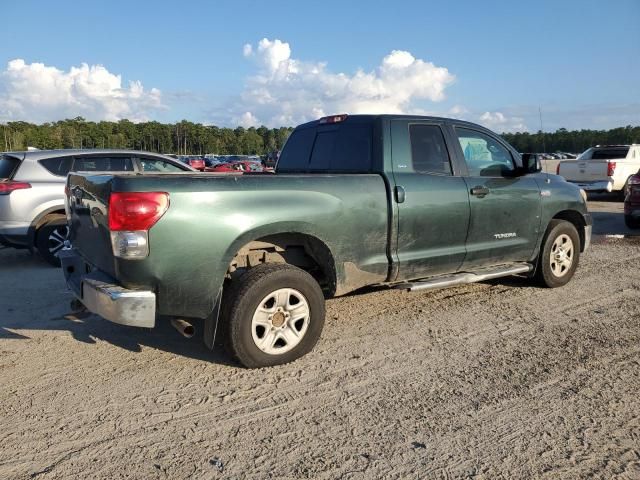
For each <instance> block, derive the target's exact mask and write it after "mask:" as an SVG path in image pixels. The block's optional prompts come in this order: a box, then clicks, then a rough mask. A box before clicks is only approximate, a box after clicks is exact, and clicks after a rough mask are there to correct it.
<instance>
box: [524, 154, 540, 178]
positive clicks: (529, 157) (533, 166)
mask: <svg viewBox="0 0 640 480" xmlns="http://www.w3.org/2000/svg"><path fill="white" fill-rule="evenodd" d="M541 171H542V163H541V162H540V156H539V155H534V154H532V153H523V154H522V173H523V174H524V175H526V174H527V173H538V172H541Z"/></svg>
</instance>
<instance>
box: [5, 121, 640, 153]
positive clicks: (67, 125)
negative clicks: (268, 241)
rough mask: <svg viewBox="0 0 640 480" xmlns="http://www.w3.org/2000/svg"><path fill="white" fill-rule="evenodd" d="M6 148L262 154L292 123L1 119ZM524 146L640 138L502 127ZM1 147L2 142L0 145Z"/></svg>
mask: <svg viewBox="0 0 640 480" xmlns="http://www.w3.org/2000/svg"><path fill="white" fill-rule="evenodd" d="M0 128H2V130H3V132H2V133H0V145H1V142H2V141H4V150H5V151H8V150H25V149H26V148H27V147H36V148H40V149H59V148H125V149H135V150H147V151H152V152H160V153H174V154H182V155H203V154H205V153H215V154H221V155H225V154H227V155H229V154H247V155H249V154H258V155H262V154H265V153H268V152H271V151H274V150H279V149H281V148H282V146H283V145H284V142H285V141H286V139H287V138H288V136H289V134H290V133H291V131H292V130H293V128H291V127H280V128H267V127H264V126H262V127H259V128H254V127H250V128H243V127H237V128H233V129H232V128H221V127H216V126H214V125H203V124H201V123H193V122H189V121H187V120H182V121H181V122H178V123H159V122H142V123H133V122H131V121H129V120H120V121H118V122H107V121H101V122H90V121H87V120H85V119H84V118H82V117H77V118H73V119H67V120H60V121H58V122H51V123H43V124H40V125H36V124H33V123H28V122H8V123H6V124H4V125H0ZM502 136H503V137H504V139H505V140H507V141H508V142H509V143H510V144H511V145H513V146H514V147H515V148H516V149H517V150H518V151H520V152H558V151H559V152H573V153H580V152H583V151H584V150H586V149H587V148H589V147H592V146H594V145H613V144H630V143H640V127H632V126H626V127H620V128H613V129H611V130H571V131H570V130H567V129H565V128H560V129H558V130H556V131H555V132H542V131H538V132H537V133H529V132H518V133H503V134H502ZM0 148H1V147H0Z"/></svg>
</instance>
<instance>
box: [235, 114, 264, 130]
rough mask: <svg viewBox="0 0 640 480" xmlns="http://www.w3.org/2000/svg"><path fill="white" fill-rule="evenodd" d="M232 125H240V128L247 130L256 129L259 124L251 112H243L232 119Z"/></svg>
mask: <svg viewBox="0 0 640 480" xmlns="http://www.w3.org/2000/svg"><path fill="white" fill-rule="evenodd" d="M233 124H234V125H240V126H241V127H245V128H249V127H257V126H259V124H260V122H259V121H258V119H257V118H256V117H255V116H254V115H253V114H252V113H251V112H244V113H243V114H242V115H240V116H239V117H235V118H234V119H233Z"/></svg>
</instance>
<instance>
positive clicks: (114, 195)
mask: <svg viewBox="0 0 640 480" xmlns="http://www.w3.org/2000/svg"><path fill="white" fill-rule="evenodd" d="M66 194H67V217H68V222H69V226H70V241H71V244H72V245H73V248H71V249H68V250H66V251H64V252H63V253H62V254H61V261H62V265H63V272H64V275H65V277H66V281H67V284H68V286H69V287H70V289H71V290H72V291H73V292H74V294H75V296H76V297H77V299H78V300H79V302H81V304H83V305H84V307H86V309H88V310H89V311H91V312H94V313H96V314H98V315H100V316H102V317H103V318H105V319H107V320H110V321H112V322H115V323H119V324H124V325H131V326H137V327H146V328H152V327H154V326H155V325H156V322H158V321H160V319H161V320H162V321H166V319H167V318H169V319H171V321H174V322H175V321H177V322H178V323H176V325H183V326H184V325H193V324H200V325H202V332H203V338H204V342H205V343H206V345H207V346H208V347H209V348H213V347H214V345H218V344H219V343H223V342H222V341H224V343H225V344H226V345H227V346H228V348H229V351H230V353H231V354H232V355H233V356H234V357H235V358H236V359H237V360H238V361H239V363H240V364H241V365H243V366H245V367H264V366H271V365H276V364H282V363H286V362H290V361H292V360H294V359H296V358H298V357H300V356H302V355H304V354H305V353H307V352H309V351H310V350H311V349H312V348H313V347H314V345H315V344H316V342H317V341H318V339H319V337H320V333H321V330H322V328H323V324H324V317H325V298H330V297H334V296H340V295H344V294H346V293H349V292H352V291H354V290H357V289H359V288H361V287H364V286H379V287H385V286H386V287H392V288H401V289H405V290H410V291H419V290H430V289H436V288H442V287H448V286H452V285H460V284H465V283H471V282H478V281H483V280H488V279H494V278H498V277H504V276H508V275H522V276H526V277H529V278H531V279H532V280H536V281H537V282H538V283H539V284H541V285H544V286H546V287H561V286H563V285H565V284H566V283H567V282H568V281H569V280H570V279H571V278H572V277H573V275H574V272H575V271H576V268H577V266H578V261H579V258H580V254H581V253H582V252H584V251H585V250H586V249H587V248H588V246H589V243H590V239H591V227H592V221H591V216H590V214H589V212H588V211H587V205H586V202H585V198H586V195H585V194H584V192H583V191H581V190H580V189H579V188H578V187H576V186H575V185H572V184H570V183H567V182H566V181H564V180H563V179H562V178H561V177H559V176H556V175H552V174H545V173H542V172H541V169H540V165H539V162H536V161H535V159H534V158H532V157H530V156H526V155H525V156H524V157H521V156H520V155H519V154H518V153H517V152H516V151H515V150H514V149H513V148H512V147H511V146H509V145H508V144H507V143H506V142H505V141H504V140H503V139H502V138H500V137H499V136H497V135H496V134H494V133H493V132H491V131H489V130H487V129H485V128H483V127H481V126H478V125H475V124H472V123H467V122H463V121H458V120H450V119H444V118H431V117H419V116H403V115H334V116H329V117H324V118H321V119H319V120H316V121H312V122H309V123H305V124H303V125H300V126H298V127H297V128H296V129H295V130H294V131H293V133H292V134H291V136H290V137H289V139H288V140H287V142H286V145H285V147H284V148H283V150H282V153H281V155H280V158H279V160H278V163H277V167H276V173H275V175H274V174H244V175H233V174H207V173H205V174H202V173H198V174H193V173H189V172H183V173H158V174H152V175H149V174H147V175H138V174H136V173H135V172H131V173H113V172H105V173H96V172H92V173H72V174H70V175H69V177H68V180H67V187H66ZM78 307H80V305H78ZM372 327H373V328H375V327H374V326H373V325H372Z"/></svg>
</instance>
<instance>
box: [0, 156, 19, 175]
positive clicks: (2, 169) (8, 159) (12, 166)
mask: <svg viewBox="0 0 640 480" xmlns="http://www.w3.org/2000/svg"><path fill="white" fill-rule="evenodd" d="M18 165H20V160H19V159H17V158H16V157H12V156H10V155H0V178H11V176H12V175H13V173H14V171H15V170H16V169H17V168H18Z"/></svg>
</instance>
